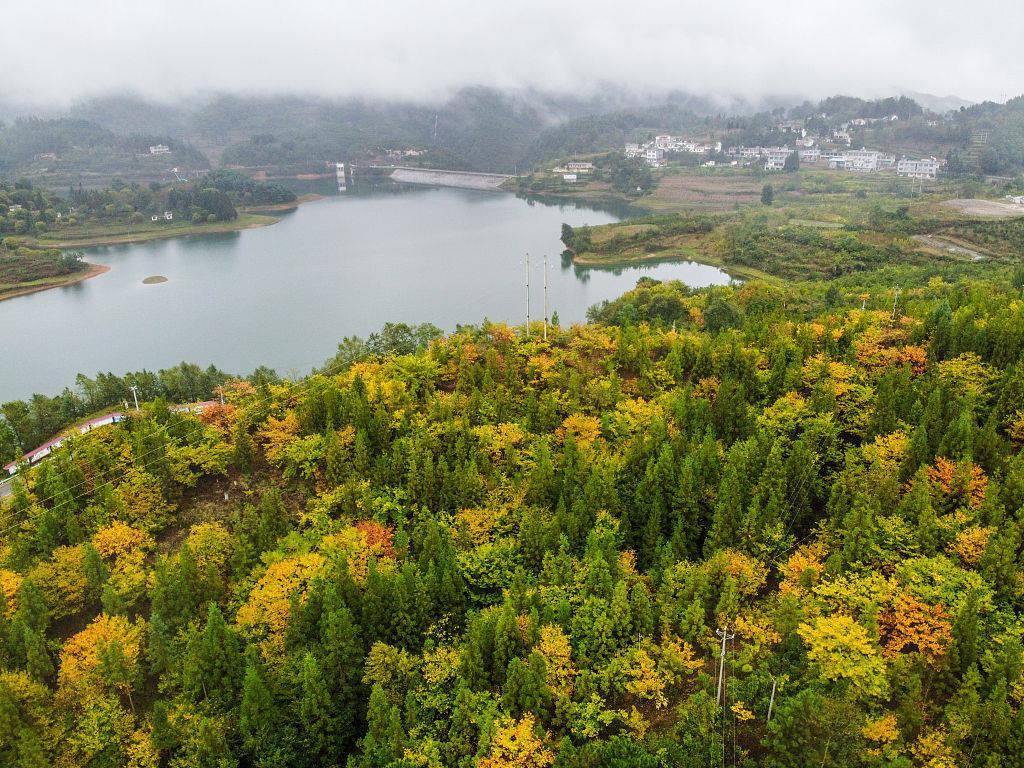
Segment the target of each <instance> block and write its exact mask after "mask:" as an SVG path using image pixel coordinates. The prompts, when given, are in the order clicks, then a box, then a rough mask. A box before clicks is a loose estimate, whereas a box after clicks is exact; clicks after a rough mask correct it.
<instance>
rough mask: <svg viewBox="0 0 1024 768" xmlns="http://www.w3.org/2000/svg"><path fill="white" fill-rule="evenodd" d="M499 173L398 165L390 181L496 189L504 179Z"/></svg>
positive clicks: (504, 176) (505, 177)
mask: <svg viewBox="0 0 1024 768" xmlns="http://www.w3.org/2000/svg"><path fill="white" fill-rule="evenodd" d="M508 178H510V177H509V176H508V175H506V174H501V173H475V172H473V171H441V170H435V169H433V168H406V167H402V166H399V167H397V168H395V170H394V171H393V172H392V174H391V179H392V181H400V182H402V183H404V184H428V185H430V186H435V187H459V188H461V189H490V190H496V189H498V187H500V186H501V185H502V184H503V183H504V182H505V180H506V179H508Z"/></svg>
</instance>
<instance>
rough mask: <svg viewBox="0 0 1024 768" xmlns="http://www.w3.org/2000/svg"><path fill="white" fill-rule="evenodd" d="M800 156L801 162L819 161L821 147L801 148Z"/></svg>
mask: <svg viewBox="0 0 1024 768" xmlns="http://www.w3.org/2000/svg"><path fill="white" fill-rule="evenodd" d="M797 154H798V155H799V157H800V162H801V163H818V162H821V150H820V149H801V150H799V151H798V152H797Z"/></svg>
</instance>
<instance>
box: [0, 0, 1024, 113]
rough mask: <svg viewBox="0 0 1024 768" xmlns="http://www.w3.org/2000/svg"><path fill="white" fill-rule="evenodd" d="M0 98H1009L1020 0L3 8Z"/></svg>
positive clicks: (1014, 82) (551, 0)
mask: <svg viewBox="0 0 1024 768" xmlns="http://www.w3.org/2000/svg"><path fill="white" fill-rule="evenodd" d="M3 6H4V7H3V9H2V13H0V98H3V97H7V98H15V99H18V100H27V101H31V102H37V103H39V102H59V103H67V102H70V101H74V100H75V99H79V98H82V97H85V96H89V95H95V94H99V93H106V92H110V91H114V90H119V89H126V88H127V89H131V90H135V91H138V92H140V93H142V94H144V95H147V96H154V97H158V98H163V99H168V100H170V99H175V98H178V97H182V96H188V95H189V94H191V93H194V92H196V91H199V90H202V91H211V90H230V91H258V92H304V93H319V94H324V95H330V96H348V95H374V96H381V97H401V98H416V99H425V100H429V99H434V98H437V97H443V96H444V95H445V94H446V93H449V92H450V91H451V90H453V89H455V88H458V87H460V86H463V85H467V84H482V85H492V86H498V87H513V88H519V87H530V86H533V87H538V88H542V89H546V90H553V91H565V90H575V89H582V90H585V91H587V92H591V91H593V90H594V89H596V88H599V87H600V84H601V83H615V84H619V85H624V86H628V87H633V88H636V89H637V90H642V91H648V92H657V91H661V90H671V89H680V90H686V91H690V92H694V93H700V94H716V93H718V94H730V95H739V96H748V97H756V96H762V95H776V94H800V95H807V96H824V95H829V94H833V93H848V94H853V95H864V96H873V95H883V94H884V95H888V94H891V93H893V92H897V91H900V90H905V89H909V90H916V91H922V92H927V93H932V94H936V95H940V96H944V95H947V94H955V95H958V96H961V97H964V98H968V99H972V100H982V99H996V100H1000V101H1001V100H1004V99H1005V98H1007V97H1010V96H1013V95H1016V94H1019V93H1021V92H1024V47H1022V42H1024V2H1021V1H1020V0H970V2H964V0H955V1H954V0H839V2H834V3H808V2H801V1H800V0H774V2H766V1H765V0H742V1H741V0H664V1H662V0H618V1H617V2H605V1H604V0H504V1H503V2H500V3H499V2H494V1H493V0H433V1H432V2H415V1H413V0H375V2H366V1H365V0H234V1H233V2H224V1H223V0H173V1H164V0H49V1H48V2H34V1H29V2H24V1H22V2H13V1H12V2H6V0H5V2H3Z"/></svg>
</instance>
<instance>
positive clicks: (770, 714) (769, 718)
mask: <svg viewBox="0 0 1024 768" xmlns="http://www.w3.org/2000/svg"><path fill="white" fill-rule="evenodd" d="M778 683H779V681H778V680H776V679H775V678H774V677H773V678H772V695H771V698H770V699H768V719H767V720H766V722H769V723H770V722H771V721H772V708H773V707H774V706H775V686H776V685H778Z"/></svg>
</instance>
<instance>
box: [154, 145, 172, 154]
mask: <svg viewBox="0 0 1024 768" xmlns="http://www.w3.org/2000/svg"><path fill="white" fill-rule="evenodd" d="M170 153H171V148H170V147H168V146H167V145H166V144H157V145H156V146H155V147H150V148H149V154H151V155H169V154H170Z"/></svg>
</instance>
